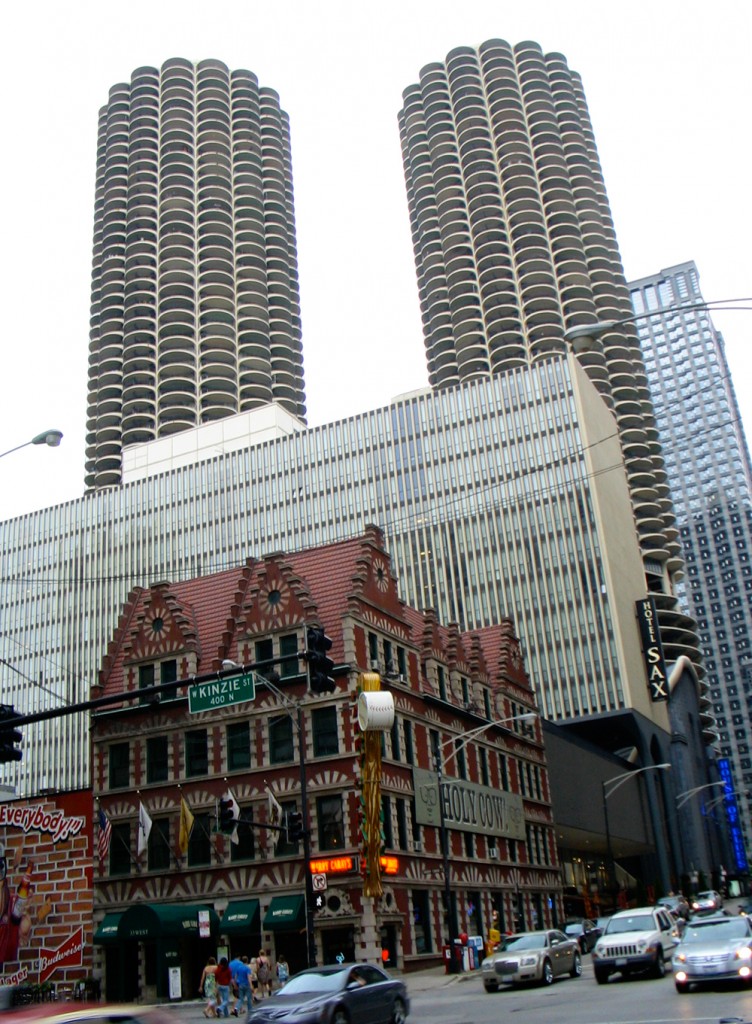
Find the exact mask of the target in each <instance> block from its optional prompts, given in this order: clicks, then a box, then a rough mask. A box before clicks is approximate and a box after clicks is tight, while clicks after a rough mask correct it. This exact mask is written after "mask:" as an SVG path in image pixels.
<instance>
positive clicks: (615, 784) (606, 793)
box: [601, 762, 671, 896]
mask: <svg viewBox="0 0 752 1024" xmlns="http://www.w3.org/2000/svg"><path fill="white" fill-rule="evenodd" d="M670 768H671V765H670V764H668V763H667V762H664V763H663V764H648V765H645V767H644V768H635V769H634V771H631V772H622V774H621V775H615V776H614V777H613V778H611V779H604V780H603V781H602V782H601V787H602V791H603V820H604V823H605V826H606V862H607V871H608V883H609V886H610V888H611V892H612V894H614V896H615V892H616V886H615V885H614V884H613V883H614V882H615V881H616V862H615V860H614V853H613V849H612V846H611V828H610V825H609V820H608V801H609V798H610V797H612V796H613V795H614V793H615V792H616V790H617V789H619V787H620V786H623V785H624V783H625V782H628V781H629V780H630V779H632V778H634V776H635V775H641V774H642V773H643V772H654V771H668V770H669V769H670ZM609 787H610V788H609ZM656 839H657V837H656Z"/></svg>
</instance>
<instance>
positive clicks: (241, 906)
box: [219, 900, 261, 935]
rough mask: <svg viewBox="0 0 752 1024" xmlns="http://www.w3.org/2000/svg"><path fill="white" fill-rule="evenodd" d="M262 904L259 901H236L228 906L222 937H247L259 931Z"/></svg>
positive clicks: (224, 917)
mask: <svg viewBox="0 0 752 1024" xmlns="http://www.w3.org/2000/svg"><path fill="white" fill-rule="evenodd" d="M259 910H260V904H259V901H258V900H234V901H233V902H232V903H228V904H227V910H226V911H225V912H224V914H223V915H222V920H221V921H220V923H219V931H220V934H222V935H246V934H247V933H248V932H253V931H256V932H257V931H259V930H260V929H259V917H260V916H261V915H260V913H259Z"/></svg>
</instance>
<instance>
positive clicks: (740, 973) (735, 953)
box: [672, 915, 752, 994]
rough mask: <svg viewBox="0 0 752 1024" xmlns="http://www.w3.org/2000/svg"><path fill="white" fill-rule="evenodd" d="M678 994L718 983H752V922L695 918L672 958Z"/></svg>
mask: <svg viewBox="0 0 752 1024" xmlns="http://www.w3.org/2000/svg"><path fill="white" fill-rule="evenodd" d="M672 963H673V967H674V984H675V985H676V991H677V992H680V993H682V994H683V993H685V992H689V989H690V986H691V985H695V984H702V983H703V982H705V983H706V984H707V983H708V982H714V981H742V982H745V983H746V984H749V982H750V981H752V920H750V918H748V917H727V916H726V915H723V916H717V917H705V918H695V919H694V920H692V921H690V922H689V924H688V925H687V927H686V928H685V929H684V934H683V936H682V940H681V942H680V943H679V945H678V946H677V947H676V949H675V950H674V955H673V958H672Z"/></svg>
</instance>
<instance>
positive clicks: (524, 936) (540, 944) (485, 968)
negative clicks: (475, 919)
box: [481, 928, 582, 992]
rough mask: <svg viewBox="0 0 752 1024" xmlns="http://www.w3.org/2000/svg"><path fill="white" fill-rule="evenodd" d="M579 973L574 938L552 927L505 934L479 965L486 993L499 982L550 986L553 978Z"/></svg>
mask: <svg viewBox="0 0 752 1024" xmlns="http://www.w3.org/2000/svg"><path fill="white" fill-rule="evenodd" d="M562 974H569V975H570V976H571V977H572V978H579V977H580V975H581V974H582V956H581V955H580V946H579V943H578V941H577V939H576V938H569V937H568V936H567V935H565V934H564V932H560V931H559V930H558V929H556V928H549V929H547V930H546V931H538V932H520V933H519V934H518V935H508V936H507V937H506V938H504V939H503V940H502V941H501V943H500V945H499V946H498V947H497V948H496V950H495V952H493V953H492V954H491V955H490V956H487V957H486V959H485V960H484V961H483V964H482V965H481V977H482V978H483V987H484V988H485V990H486V992H498V990H499V986H500V985H516V984H518V983H519V982H525V981H537V982H540V983H541V984H542V985H552V984H553V982H554V979H555V978H558V977H559V976H560V975H562Z"/></svg>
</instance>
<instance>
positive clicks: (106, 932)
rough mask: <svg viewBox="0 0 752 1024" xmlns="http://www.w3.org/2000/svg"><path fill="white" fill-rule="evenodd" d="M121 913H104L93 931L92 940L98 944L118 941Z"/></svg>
mask: <svg viewBox="0 0 752 1024" xmlns="http://www.w3.org/2000/svg"><path fill="white" fill-rule="evenodd" d="M122 916H123V915H122V914H105V915H104V919H103V920H102V923H101V924H100V926H99V927H98V928H97V930H96V932H95V933H94V939H93V941H94V942H96V943H97V944H98V945H100V946H101V945H103V944H104V943H106V942H117V941H118V925H119V924H120V918H121V917H122Z"/></svg>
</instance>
